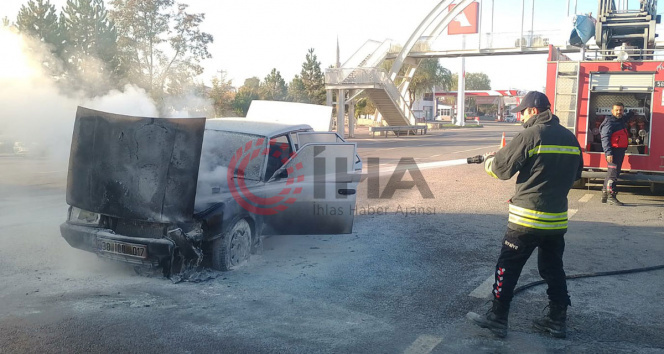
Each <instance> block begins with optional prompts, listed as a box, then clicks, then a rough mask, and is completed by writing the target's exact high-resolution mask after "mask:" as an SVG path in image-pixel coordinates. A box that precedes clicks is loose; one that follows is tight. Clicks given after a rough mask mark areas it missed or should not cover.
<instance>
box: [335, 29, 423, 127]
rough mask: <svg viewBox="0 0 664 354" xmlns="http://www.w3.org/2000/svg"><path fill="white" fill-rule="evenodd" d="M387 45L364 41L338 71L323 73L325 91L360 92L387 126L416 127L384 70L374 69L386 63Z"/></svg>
mask: <svg viewBox="0 0 664 354" xmlns="http://www.w3.org/2000/svg"><path fill="white" fill-rule="evenodd" d="M390 47H391V42H390V41H384V42H378V41H371V40H370V41H367V42H366V43H365V44H364V45H363V46H362V47H360V49H359V50H358V51H356V52H355V53H354V54H353V55H352V56H351V57H350V58H349V59H348V60H347V61H346V62H345V63H344V64H343V65H341V67H340V68H333V69H327V70H326V71H325V88H326V89H327V90H354V91H355V92H356V93H355V95H354V97H357V95H359V94H360V92H363V93H364V94H365V95H366V96H367V97H368V98H369V99H370V100H371V101H372V102H373V103H374V105H375V106H376V108H377V109H378V112H380V115H381V116H382V118H383V121H384V122H385V123H387V125H390V126H409V125H415V115H414V114H413V112H412V111H411V109H410V105H409V103H408V101H407V100H406V99H405V98H404V97H403V95H402V94H401V93H400V91H399V89H398V88H397V86H396V84H395V83H394V82H393V81H392V80H391V79H390V77H389V75H388V73H387V71H386V70H383V69H381V68H378V67H377V66H378V65H380V63H381V62H382V61H383V60H384V59H385V57H386V56H387V54H388V52H389V50H390Z"/></svg>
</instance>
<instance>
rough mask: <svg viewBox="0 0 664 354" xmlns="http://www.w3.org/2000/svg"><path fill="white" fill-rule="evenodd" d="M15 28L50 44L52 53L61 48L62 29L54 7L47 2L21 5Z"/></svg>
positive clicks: (42, 0) (34, 1)
mask: <svg viewBox="0 0 664 354" xmlns="http://www.w3.org/2000/svg"><path fill="white" fill-rule="evenodd" d="M7 22H9V21H7ZM16 27H17V28H18V30H19V31H20V32H21V33H24V34H27V35H29V36H31V37H34V38H36V39H38V40H39V41H41V42H44V43H46V44H50V45H51V46H52V47H53V48H52V49H53V52H55V51H57V49H59V48H61V46H62V41H63V39H62V29H61V28H60V23H59V22H58V15H57V13H56V12H55V6H54V5H52V4H51V3H50V2H49V1H48V0H46V1H44V0H30V1H28V3H27V4H26V5H21V9H20V10H19V12H18V16H17V18H16Z"/></svg>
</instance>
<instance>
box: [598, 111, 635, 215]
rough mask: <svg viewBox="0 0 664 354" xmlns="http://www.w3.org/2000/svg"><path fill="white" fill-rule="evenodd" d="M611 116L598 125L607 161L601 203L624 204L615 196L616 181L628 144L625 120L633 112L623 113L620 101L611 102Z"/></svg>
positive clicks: (616, 192)
mask: <svg viewBox="0 0 664 354" xmlns="http://www.w3.org/2000/svg"><path fill="white" fill-rule="evenodd" d="M611 114H612V116H611V117H607V118H606V119H604V121H603V122H602V125H600V126H599V132H600V135H601V137H602V149H604V155H605V157H606V162H607V171H606V178H604V187H603V188H602V203H606V202H607V201H608V202H609V204H611V205H624V204H623V203H621V202H620V201H619V200H618V199H617V198H616V195H617V194H618V190H617V186H616V184H617V182H618V177H619V176H620V171H621V169H622V163H623V160H624V159H625V151H627V145H628V144H629V134H628V133H627V129H626V128H625V126H626V124H627V121H629V119H630V118H631V117H632V116H633V115H634V112H629V113H627V114H625V105H623V104H622V103H620V102H616V103H614V104H613V108H612V109H611Z"/></svg>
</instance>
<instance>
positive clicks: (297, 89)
mask: <svg viewBox="0 0 664 354" xmlns="http://www.w3.org/2000/svg"><path fill="white" fill-rule="evenodd" d="M288 100H289V101H291V102H300V103H307V102H309V98H308V97H307V90H306V89H305V87H304V83H303V82H302V79H301V78H300V76H299V75H295V77H294V78H293V80H292V81H291V82H290V84H289V85H288Z"/></svg>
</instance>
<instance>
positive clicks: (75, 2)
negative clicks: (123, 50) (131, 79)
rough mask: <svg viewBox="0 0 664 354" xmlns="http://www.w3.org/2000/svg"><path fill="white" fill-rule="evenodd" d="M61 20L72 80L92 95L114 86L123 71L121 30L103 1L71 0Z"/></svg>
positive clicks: (68, 74)
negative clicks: (118, 43)
mask: <svg viewBox="0 0 664 354" xmlns="http://www.w3.org/2000/svg"><path fill="white" fill-rule="evenodd" d="M60 21H61V23H62V24H63V25H64V27H63V28H64V37H65V40H66V46H65V47H64V52H63V54H62V56H63V58H64V60H65V66H66V69H67V78H68V79H69V83H70V84H71V85H72V86H73V87H78V88H82V89H85V91H86V92H88V93H89V94H90V95H96V94H99V93H102V92H105V91H108V90H109V89H111V88H113V86H114V85H113V83H115V82H117V77H118V74H119V61H118V58H117V45H116V44H117V32H116V29H115V24H114V23H113V21H111V20H110V19H109V18H108V11H107V10H106V8H105V6H104V2H103V0H68V1H67V5H66V6H65V7H64V8H63V10H62V16H61V18H60Z"/></svg>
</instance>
